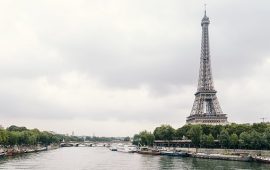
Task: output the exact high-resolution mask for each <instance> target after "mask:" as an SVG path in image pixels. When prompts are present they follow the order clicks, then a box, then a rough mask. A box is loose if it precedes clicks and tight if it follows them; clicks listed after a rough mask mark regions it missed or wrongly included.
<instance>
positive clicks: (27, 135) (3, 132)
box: [0, 125, 74, 148]
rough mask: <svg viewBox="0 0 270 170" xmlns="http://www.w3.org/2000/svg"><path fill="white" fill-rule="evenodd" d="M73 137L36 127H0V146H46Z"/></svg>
mask: <svg viewBox="0 0 270 170" xmlns="http://www.w3.org/2000/svg"><path fill="white" fill-rule="evenodd" d="M73 138H74V137H70V136H65V135H62V134H55V133H53V132H47V131H40V130H38V129H27V128H26V127H18V126H15V125H12V126H10V127H7V128H6V129H4V128H1V129H0V146H2V147H4V148H6V147H13V146H37V145H41V146H48V145H50V144H58V143H60V142H61V141H63V140H66V141H70V140H72V139H73Z"/></svg>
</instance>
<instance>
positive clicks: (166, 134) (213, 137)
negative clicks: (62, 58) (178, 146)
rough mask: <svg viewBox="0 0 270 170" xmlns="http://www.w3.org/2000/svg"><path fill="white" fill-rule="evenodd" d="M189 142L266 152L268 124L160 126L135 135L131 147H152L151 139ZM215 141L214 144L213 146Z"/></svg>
mask: <svg viewBox="0 0 270 170" xmlns="http://www.w3.org/2000/svg"><path fill="white" fill-rule="evenodd" d="M183 139H189V140H191V143H192V144H193V146H195V147H201V148H226V149H255V150H270V123H254V124H236V123H232V124H228V125H191V124H186V125H184V126H183V127H181V128H178V129H174V128H172V127H171V126H170V125H161V126H160V127H157V128H155V130H154V132H153V133H151V132H148V131H146V130H145V131H142V132H140V133H139V134H135V135H134V137H133V144H136V145H138V144H140V145H148V146H152V145H153V143H154V140H167V141H170V140H183ZM215 141H218V143H219V144H218V145H216V144H215Z"/></svg>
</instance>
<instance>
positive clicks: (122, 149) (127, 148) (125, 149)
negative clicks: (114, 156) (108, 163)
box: [117, 144, 137, 153]
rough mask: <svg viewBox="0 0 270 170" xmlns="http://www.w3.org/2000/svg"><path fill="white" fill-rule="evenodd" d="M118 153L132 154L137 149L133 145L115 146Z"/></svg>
mask: <svg viewBox="0 0 270 170" xmlns="http://www.w3.org/2000/svg"><path fill="white" fill-rule="evenodd" d="M117 151H118V152H126V153H134V152H137V147H136V146H135V145H123V144H119V145H117Z"/></svg>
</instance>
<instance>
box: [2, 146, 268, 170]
mask: <svg viewBox="0 0 270 170" xmlns="http://www.w3.org/2000/svg"><path fill="white" fill-rule="evenodd" d="M0 169H7V170H8V169H24V170H25V169H30V170H103V169H105V170H106V169H110V170H118V169H119V170H126V169H127V170H141V169H142V170H152V169H153V170H158V169H177V170H181V169H185V170H186V169H197V170H199V169H200V170H211V169H213V170H223V169H226V170H227V169H239V170H240V169H241V170H243V169H250V170H257V169H258V170H270V165H269V164H258V163H247V162H234V161H220V160H206V159H195V158H180V157H168V156H151V155H140V154H137V153H122V152H113V151H110V150H109V149H107V148H103V147H69V148H59V149H56V150H50V151H44V152H39V153H31V154H24V155H21V156H17V157H12V158H4V159H3V158H0Z"/></svg>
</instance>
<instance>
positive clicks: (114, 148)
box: [109, 145, 117, 151]
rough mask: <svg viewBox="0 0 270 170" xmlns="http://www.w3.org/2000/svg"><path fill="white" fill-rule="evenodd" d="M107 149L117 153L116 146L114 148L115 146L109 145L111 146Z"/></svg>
mask: <svg viewBox="0 0 270 170" xmlns="http://www.w3.org/2000/svg"><path fill="white" fill-rule="evenodd" d="M109 149H110V150H111V151H117V146H116V145H111V146H110V147H109Z"/></svg>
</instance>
